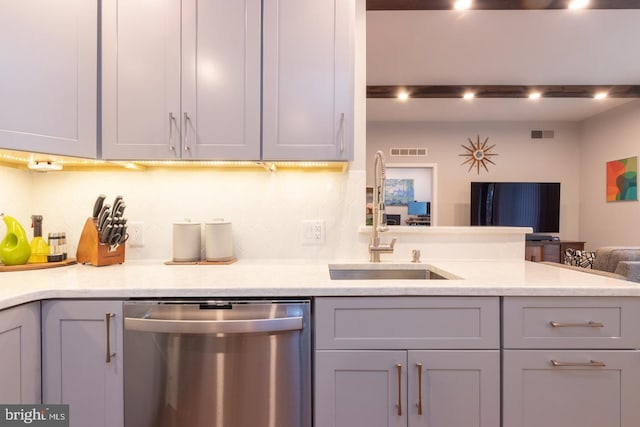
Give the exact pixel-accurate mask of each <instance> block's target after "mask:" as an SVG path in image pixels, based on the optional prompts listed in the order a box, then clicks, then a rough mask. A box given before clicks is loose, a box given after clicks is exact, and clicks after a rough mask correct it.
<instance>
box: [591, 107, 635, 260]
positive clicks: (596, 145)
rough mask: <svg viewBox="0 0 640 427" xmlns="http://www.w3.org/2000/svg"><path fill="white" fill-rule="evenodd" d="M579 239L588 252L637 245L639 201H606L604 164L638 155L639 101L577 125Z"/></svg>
mask: <svg viewBox="0 0 640 427" xmlns="http://www.w3.org/2000/svg"><path fill="white" fill-rule="evenodd" d="M580 130H581V147H580V148H581V149H580V153H581V158H580V176H581V184H580V185H581V188H580V212H581V216H580V237H581V239H584V240H585V241H586V242H587V246H588V247H589V248H590V249H596V248H598V247H600V246H616V245H639V244H640V202H637V201H625V202H607V201H606V184H605V182H606V162H608V161H611V160H618V159H622V158H626V157H632V156H640V101H634V102H631V103H629V104H625V105H623V106H621V107H618V108H616V109H613V110H610V111H609V112H607V113H604V114H601V115H598V116H596V117H594V118H592V119H590V120H587V121H585V122H584V123H583V124H582V126H581V129H580Z"/></svg>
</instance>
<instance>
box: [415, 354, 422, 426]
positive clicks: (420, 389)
mask: <svg viewBox="0 0 640 427" xmlns="http://www.w3.org/2000/svg"><path fill="white" fill-rule="evenodd" d="M416 368H417V369H418V403H417V404H416V406H417V407H418V415H422V363H416Z"/></svg>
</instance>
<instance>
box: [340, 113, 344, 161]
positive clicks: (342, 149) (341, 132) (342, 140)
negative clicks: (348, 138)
mask: <svg viewBox="0 0 640 427" xmlns="http://www.w3.org/2000/svg"><path fill="white" fill-rule="evenodd" d="M342 153H344V113H340V154H342Z"/></svg>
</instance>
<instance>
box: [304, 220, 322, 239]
mask: <svg viewBox="0 0 640 427" xmlns="http://www.w3.org/2000/svg"><path fill="white" fill-rule="evenodd" d="M324 229H325V227H324V220H323V219H314V220H304V221H302V244H303V245H324Z"/></svg>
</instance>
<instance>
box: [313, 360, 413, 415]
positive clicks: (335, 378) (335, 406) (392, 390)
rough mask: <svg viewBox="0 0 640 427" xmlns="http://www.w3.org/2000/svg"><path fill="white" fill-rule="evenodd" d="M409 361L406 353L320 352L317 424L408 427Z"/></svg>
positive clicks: (316, 394) (317, 378) (317, 365)
mask: <svg viewBox="0 0 640 427" xmlns="http://www.w3.org/2000/svg"><path fill="white" fill-rule="evenodd" d="M406 359H407V353H406V352H405V351H340V350H331V351H317V352H316V361H315V378H316V380H315V388H316V390H315V410H314V411H315V423H314V424H315V425H316V426H322V427H390V426H393V427H406V425H407V408H406V396H405V391H406V378H407V371H406ZM398 366H400V368H398Z"/></svg>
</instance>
